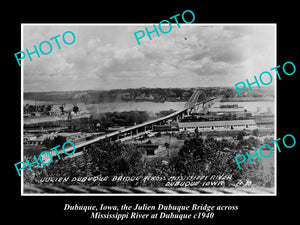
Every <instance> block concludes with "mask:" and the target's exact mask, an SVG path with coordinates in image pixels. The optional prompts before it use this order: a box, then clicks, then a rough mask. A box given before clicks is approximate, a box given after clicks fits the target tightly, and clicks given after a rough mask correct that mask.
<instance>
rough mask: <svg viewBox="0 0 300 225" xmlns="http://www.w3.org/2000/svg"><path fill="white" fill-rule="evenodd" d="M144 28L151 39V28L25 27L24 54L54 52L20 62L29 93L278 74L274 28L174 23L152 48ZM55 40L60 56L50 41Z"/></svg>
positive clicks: (216, 82) (227, 82)
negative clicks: (37, 50)
mask: <svg viewBox="0 0 300 225" xmlns="http://www.w3.org/2000/svg"><path fill="white" fill-rule="evenodd" d="M156 26H157V27H158V25H157V24H156ZM145 27H147V28H148V30H149V31H151V30H152V29H153V24H135V25H134V24H126V25H121V24H118V25H116V24H106V25H103V24H99V25H95V24H90V25H87V24H75V25H67V24H64V25H57V24H54V25H43V24H23V43H22V44H23V45H22V46H23V47H22V49H21V50H22V51H25V49H26V48H27V49H28V51H29V52H31V51H34V47H33V46H34V45H35V46H36V47H37V48H38V47H39V44H40V43H41V42H43V41H49V42H50V43H51V44H52V52H51V53H50V54H48V55H43V54H41V53H40V58H38V57H37V55H36V54H33V55H31V57H32V61H30V60H29V59H28V56H27V55H26V57H25V59H24V60H22V62H21V63H22V67H23V87H24V92H40V91H73V90H109V89H118V88H121V89H125V88H140V87H149V88H156V87H159V88H175V87H179V88H190V87H216V86H229V87H234V84H235V83H237V82H240V81H245V79H246V78H248V79H249V81H252V80H253V81H254V78H253V76H254V75H257V76H259V74H260V73H261V72H263V71H269V70H270V68H272V67H274V66H276V64H275V63H276V62H275V58H276V56H275V54H276V48H275V45H276V33H275V32H276V27H275V26H274V25H272V24H253V25H249V24H248V25H247V24H235V25H232V24H228V25H224V24H219V25H215V24H205V25H203V24H184V23H183V24H180V28H178V27H177V25H176V23H175V24H172V29H171V31H170V32H169V33H167V34H163V33H161V32H160V36H159V37H157V35H156V33H152V34H151V36H152V40H149V38H148V36H147V34H146V35H145V37H144V38H142V39H140V43H141V45H138V43H137V41H136V39H135V36H134V32H137V31H139V30H144V31H145ZM168 28H169V27H168V25H166V26H163V27H162V29H164V30H165V31H166V30H168ZM66 31H72V32H73V33H74V34H75V37H76V40H75V42H74V43H73V44H71V45H66V44H65V43H64V42H63V40H62V39H61V38H62V35H63V33H64V32H66ZM56 35H60V37H58V38H57V40H58V42H59V44H60V47H61V49H58V47H57V45H56V43H55V40H50V38H52V37H54V36H56ZM65 37H66V40H67V41H70V40H71V35H66V36H65ZM68 38H69V39H68ZM43 50H44V51H45V52H47V50H48V49H47V44H44V45H43ZM272 74H273V72H272ZM266 82H267V81H266Z"/></svg>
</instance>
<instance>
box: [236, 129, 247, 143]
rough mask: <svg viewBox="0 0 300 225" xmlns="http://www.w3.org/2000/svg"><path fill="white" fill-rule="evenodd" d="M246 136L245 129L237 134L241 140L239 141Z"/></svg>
mask: <svg viewBox="0 0 300 225" xmlns="http://www.w3.org/2000/svg"><path fill="white" fill-rule="evenodd" d="M244 136H246V132H245V131H240V132H239V133H238V134H237V140H239V141H241V140H243V138H244Z"/></svg>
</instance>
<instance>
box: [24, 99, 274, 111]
mask: <svg viewBox="0 0 300 225" xmlns="http://www.w3.org/2000/svg"><path fill="white" fill-rule="evenodd" d="M185 103H186V102H163V103H161V102H115V103H99V104H83V103H80V104H78V107H79V109H80V111H82V112H85V113H92V114H94V113H105V112H122V111H134V110H138V111H147V112H152V113H157V112H159V111H162V110H170V109H174V110H176V111H177V110H180V109H183V108H184V104H185ZM24 104H31V105H34V104H53V103H52V102H34V101H31V100H24ZM220 104H222V105H232V104H238V106H239V107H244V109H246V110H247V111H248V112H267V111H268V110H269V111H271V112H272V113H274V102H222V103H219V102H216V103H214V104H213V105H212V107H218V106H219V105H220ZM59 106H60V105H54V106H53V108H54V109H59ZM72 107H73V105H72V104H66V106H65V109H66V110H67V109H68V108H72Z"/></svg>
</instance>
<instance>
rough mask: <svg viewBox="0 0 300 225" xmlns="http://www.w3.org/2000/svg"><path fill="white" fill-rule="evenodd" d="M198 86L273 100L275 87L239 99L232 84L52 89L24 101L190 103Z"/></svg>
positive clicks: (28, 95)
mask: <svg viewBox="0 0 300 225" xmlns="http://www.w3.org/2000/svg"><path fill="white" fill-rule="evenodd" d="M195 89H201V90H203V91H204V92H205V94H206V96H207V97H211V96H216V95H222V96H223V97H224V100H226V99H230V98H233V99H239V100H242V99H244V100H246V99H247V98H249V99H252V100H253V99H255V98H262V97H263V98H266V99H273V98H274V91H273V89H272V88H268V87H263V88H260V89H258V88H256V89H254V90H253V92H250V91H247V92H245V94H244V95H243V98H239V97H238V95H237V92H236V90H235V89H234V88H229V87H202V88H189V89H188V88H145V87H143V88H135V89H133V88H129V89H113V90H86V91H50V92H25V93H24V99H25V100H35V101H43V102H49V103H50V102H51V103H66V104H68V103H104V102H124V101H125V102H128V101H151V102H165V101H169V102H176V101H181V102H187V101H188V100H189V98H190V97H191V96H192V94H193V92H194V90H195Z"/></svg>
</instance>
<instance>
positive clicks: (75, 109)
mask: <svg viewBox="0 0 300 225" xmlns="http://www.w3.org/2000/svg"><path fill="white" fill-rule="evenodd" d="M78 111H79V107H78V106H77V105H74V106H73V112H74V113H77V112H78Z"/></svg>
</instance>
